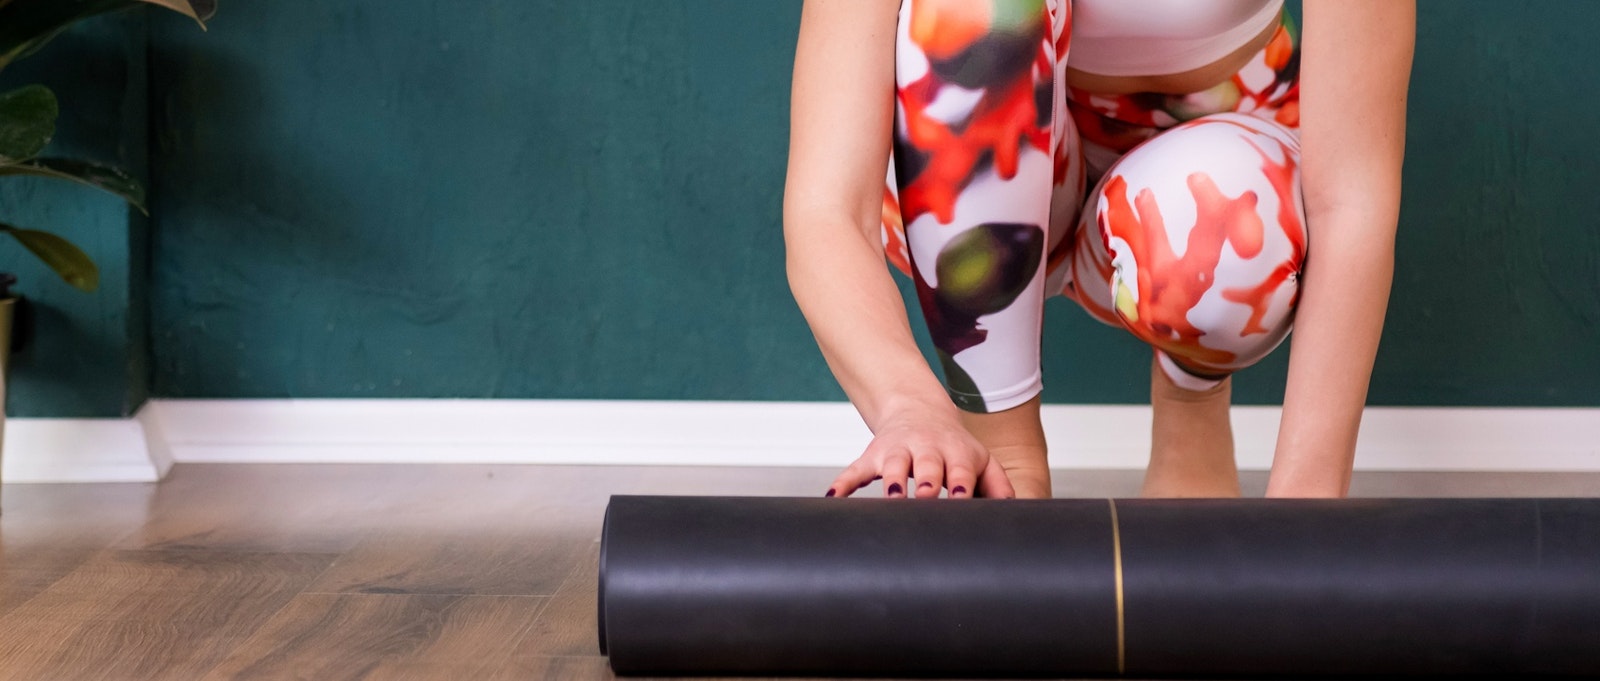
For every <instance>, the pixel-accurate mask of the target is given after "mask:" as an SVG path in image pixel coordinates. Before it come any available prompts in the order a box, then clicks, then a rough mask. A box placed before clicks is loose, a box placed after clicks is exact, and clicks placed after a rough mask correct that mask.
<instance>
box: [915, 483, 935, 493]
mask: <svg viewBox="0 0 1600 681" xmlns="http://www.w3.org/2000/svg"><path fill="white" fill-rule="evenodd" d="M932 486H933V483H931V482H924V483H922V484H920V485H917V491H918V492H921V491H922V490H925V489H928V488H929V487H932Z"/></svg>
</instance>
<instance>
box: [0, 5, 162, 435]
mask: <svg viewBox="0 0 1600 681" xmlns="http://www.w3.org/2000/svg"><path fill="white" fill-rule="evenodd" d="M28 83H43V84H45V85H48V86H49V87H50V88H51V89H53V90H55V92H56V96H57V97H58V98H59V99H60V103H61V118H60V121H59V122H58V124H57V125H58V130H57V136H56V139H55V141H54V142H53V143H52V144H51V146H50V147H49V148H47V149H46V153H47V154H48V155H52V156H70V157H77V158H88V159H95V160H99V161H102V162H107V163H114V164H117V165H119V166H121V167H122V168H125V169H127V170H128V171H130V172H132V173H133V174H134V175H136V176H139V177H143V176H144V175H145V168H146V164H147V153H146V152H147V145H146V141H145V140H146V130H147V129H148V127H149V124H148V121H147V117H148V111H149V107H148V106H147V105H146V99H145V97H146V93H147V90H148V83H147V80H146V75H145V16H144V14H143V13H131V14H122V15H116V16H113V17H107V18H101V19H96V20H94V21H90V22H88V23H86V24H85V25H83V26H82V27H80V28H79V29H77V30H75V31H73V32H71V33H68V34H67V35H64V36H61V37H60V38H57V39H56V41H55V42H53V43H52V44H51V45H50V46H49V47H47V48H46V49H45V51H43V52H41V53H39V54H38V55H36V56H34V57H31V58H29V59H27V60H24V61H21V62H18V63H17V64H15V65H13V66H10V67H8V68H7V69H6V70H5V71H4V72H0V89H10V88H13V87H17V86H20V85H25V84H28ZM0 220H3V221H6V222H9V223H12V224H16V225H19V226H23V227H30V228H44V229H49V230H51V231H54V232H56V233H59V234H61V235H62V236H65V237H67V238H69V239H71V240H72V241H73V242H74V243H76V244H78V246H80V247H81V248H83V250H84V251H85V252H87V253H88V254H89V255H90V256H91V257H93V258H94V259H95V261H96V262H97V264H98V265H99V266H100V290H99V291H98V292H96V293H93V294H86V293H82V292H80V291H78V290H77V289H74V288H72V287H70V286H68V285H67V284H66V283H64V282H62V281H61V279H60V278H59V277H57V276H56V275H55V274H54V273H52V272H51V271H50V270H48V269H46V268H45V267H44V266H43V265H41V264H40V263H39V262H38V260H37V259H36V258H34V257H33V256H32V255H31V254H29V253H27V252H26V251H24V250H23V249H22V247H21V246H20V245H18V244H16V243H15V242H13V241H11V240H10V239H9V238H7V239H4V240H3V241H0V270H3V271H7V272H13V273H15V274H16V275H17V276H18V278H19V279H20V283H19V284H18V285H17V288H16V291H17V292H19V293H21V294H23V295H25V296H27V297H28V298H29V299H30V300H31V301H32V302H33V305H32V307H33V310H34V315H33V318H34V321H35V322H36V324H37V337H36V338H35V340H34V342H33V344H32V346H31V347H30V348H28V349H27V350H26V351H25V352H22V353H20V354H17V355H16V356H14V358H13V366H12V372H11V386H10V387H11V390H10V393H9V394H8V395H7V411H8V413H10V414H12V415H15V416H121V415H124V414H130V413H132V412H133V410H134V409H135V408H137V406H138V405H139V404H141V403H143V402H144V399H145V396H146V393H147V387H148V382H149V378H150V372H149V365H148V358H149V351H148V348H147V347H146V345H145V339H147V338H148V336H149V334H148V333H147V331H146V329H145V324H146V321H147V310H148V303H147V291H146V289H147V287H146V285H145V284H146V281H145V274H146V272H147V271H148V268H147V267H146V266H145V261H146V259H147V258H148V257H149V249H148V241H149V239H148V229H149V227H148V222H147V221H146V220H145V219H144V218H143V216H141V215H139V214H138V213H137V212H135V211H132V210H130V209H129V208H128V206H127V204H124V203H123V202H122V201H121V200H119V199H117V198H114V197H111V196H109V195H104V194H100V193H98V192H95V191H93V190H90V189H86V188H83V187H79V186H77V185H73V184H66V183H61V182H49V181H43V180H33V179H18V178H10V177H8V178H3V181H0Z"/></svg>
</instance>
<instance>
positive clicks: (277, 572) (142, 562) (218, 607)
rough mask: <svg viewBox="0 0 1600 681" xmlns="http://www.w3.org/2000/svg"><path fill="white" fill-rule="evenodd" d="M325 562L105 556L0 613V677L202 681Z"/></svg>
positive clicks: (304, 557) (204, 555) (287, 557)
mask: <svg viewBox="0 0 1600 681" xmlns="http://www.w3.org/2000/svg"><path fill="white" fill-rule="evenodd" d="M332 558H333V557H332V556H330V555H326V554H260V553H257V554H239V553H223V552H155V551H148V552H147V551H105V552H102V553H100V554H97V555H96V556H95V557H93V558H92V559H90V560H89V561H88V562H86V563H85V564H83V565H82V566H81V567H78V568H77V569H75V570H73V571H72V572H71V573H70V574H68V575H67V576H66V577H63V578H62V579H61V580H60V581H57V582H56V583H54V584H51V585H50V586H49V587H48V588H46V589H44V590H43V591H42V592H40V593H39V594H38V595H37V596H35V597H33V598H32V599H30V600H28V601H27V602H25V603H23V604H22V605H20V606H18V607H16V608H14V609H12V610H11V611H10V612H8V613H6V614H5V615H4V616H0V632H4V636H0V679H30V680H31V679H62V680H65V679H76V678H106V676H107V674H110V673H112V672H111V671H110V670H115V671H114V677H115V678H118V679H178V678H199V677H200V676H201V675H203V674H204V673H205V672H206V671H207V670H209V669H211V668H212V667H213V666H215V664H216V663H217V661H219V660H221V659H222V658H223V656H225V655H226V654H227V653H228V651H229V650H231V649H232V648H233V647H234V646H235V645H236V644H237V643H238V642H239V641H241V640H243V639H244V637H245V636H246V635H248V634H249V633H250V632H251V631H254V630H255V629H256V628H257V627H258V626H260V625H261V623H263V622H265V621H267V619H268V618H270V617H271V616H272V614H273V613H274V612H277V611H278V609H279V608H281V607H283V605H284V604H285V603H287V602H288V601H289V599H290V598H292V597H293V596H294V595H295V594H296V593H298V592H299V590H300V589H301V588H303V587H304V586H305V585H306V584H309V583H310V582H311V580H312V579H314V578H315V577H316V575H317V574H318V573H319V572H321V571H322V570H323V569H324V568H326V567H327V565H328V563H329V562H330V561H331V560H332Z"/></svg>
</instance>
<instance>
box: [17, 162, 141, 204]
mask: <svg viewBox="0 0 1600 681" xmlns="http://www.w3.org/2000/svg"><path fill="white" fill-rule="evenodd" d="M7 175H30V176H33V177H49V178H54V179H58V180H69V181H72V182H77V183H78V184H82V185H85V186H89V187H94V188H95V189H99V190H101V191H105V192H110V193H112V194H115V195H117V196H118V197H121V198H122V200H124V201H127V202H128V203H131V204H133V207H134V208H138V209H139V212H141V213H144V214H145V215H149V214H150V211H149V210H147V209H146V207H145V203H144V198H145V197H144V185H141V184H139V181H138V180H135V179H133V176H131V175H129V174H127V173H125V172H123V171H122V169H120V168H114V167H112V166H108V165H101V164H99V163H92V162H89V161H75V160H72V159H66V158H36V159H33V160H31V161H26V162H23V163H14V164H11V165H0V177H5V176H7Z"/></svg>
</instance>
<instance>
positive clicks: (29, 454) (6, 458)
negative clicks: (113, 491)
mask: <svg viewBox="0 0 1600 681" xmlns="http://www.w3.org/2000/svg"><path fill="white" fill-rule="evenodd" d="M165 473H166V471H165V470H164V469H159V468H158V467H157V466H156V465H155V463H153V462H152V460H151V457H150V449H149V446H148V445H147V443H146V442H145V432H144V426H143V424H141V423H140V422H139V421H138V420H137V419H7V420H6V424H5V443H4V447H3V449H0V481H4V482H155V481H157V480H160V479H161V477H162V475H164V474H165Z"/></svg>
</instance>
